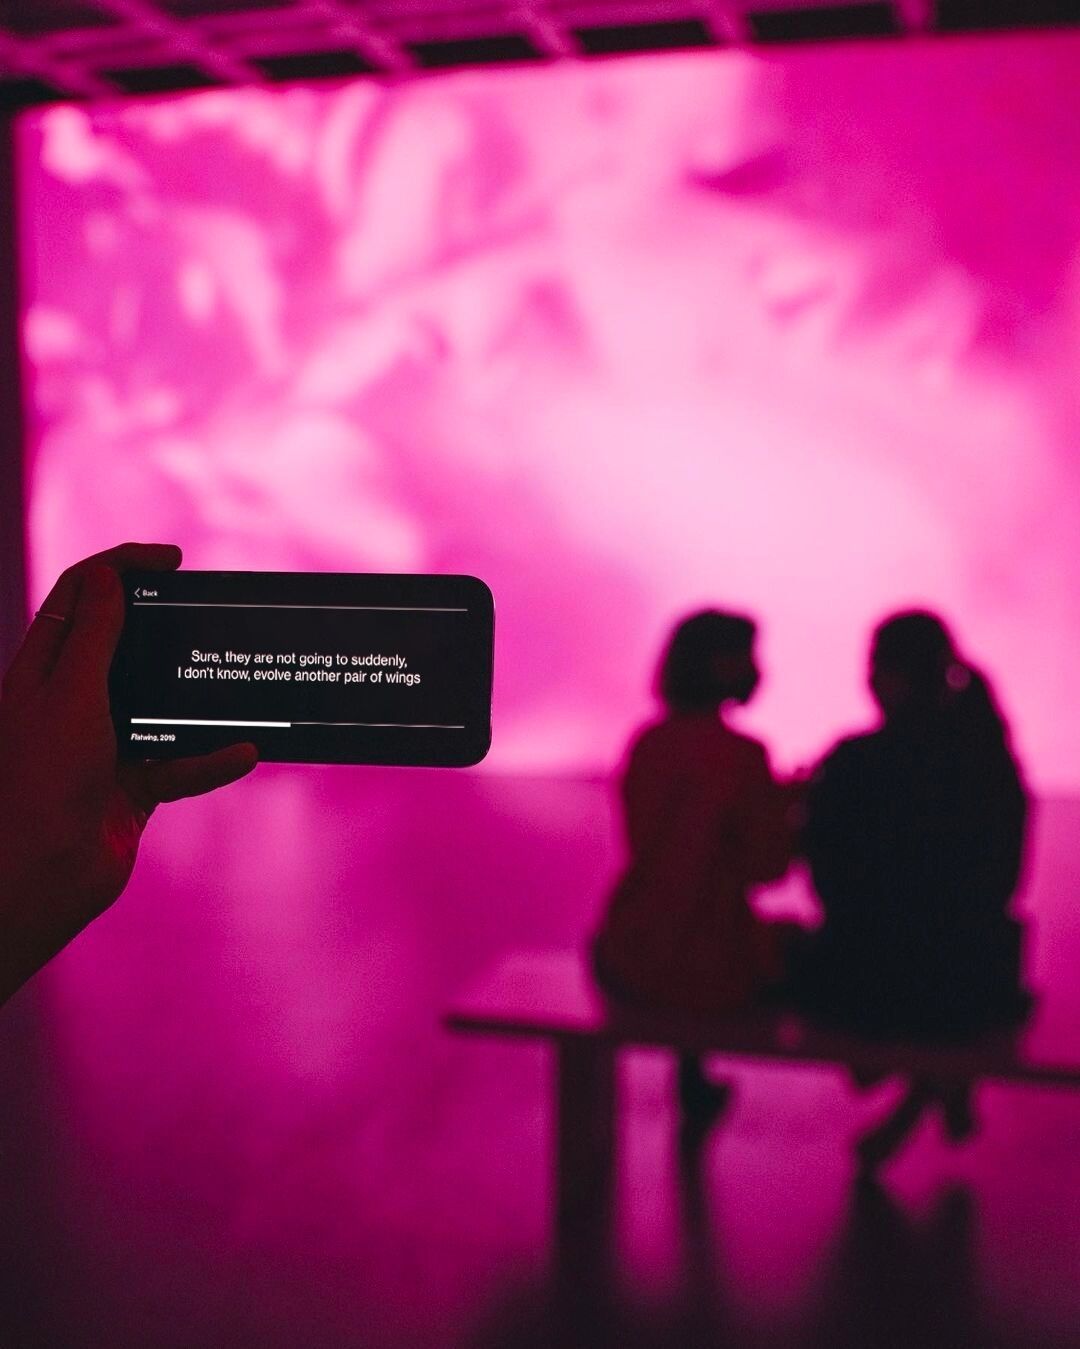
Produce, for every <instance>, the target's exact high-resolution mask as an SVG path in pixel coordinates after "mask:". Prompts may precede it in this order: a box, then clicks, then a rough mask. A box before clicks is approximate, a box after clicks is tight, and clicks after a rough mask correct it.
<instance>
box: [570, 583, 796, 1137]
mask: <svg viewBox="0 0 1080 1349" xmlns="http://www.w3.org/2000/svg"><path fill="white" fill-rule="evenodd" d="M755 634H756V627H755V624H754V622H753V621H752V620H751V619H749V618H747V617H745V616H744V615H741V614H733V613H724V612H720V611H718V610H712V609H710V610H705V611H703V612H700V613H696V614H693V615H691V616H690V617H688V618H686V619H685V620H683V621H682V622H681V623H680V624H679V625H678V626H677V627H676V628H675V631H674V633H673V634H672V636H671V638H670V640H669V642H668V645H667V649H666V651H665V654H664V657H663V659H662V661H661V665H660V669H659V675H658V680H657V685H658V689H657V691H658V694H659V698H660V702H661V704H662V708H663V713H662V715H661V717H660V718H659V720H657V721H655V722H654V723H652V724H651V725H649V726H647V727H645V729H644V730H643V731H641V732H640V733H639V734H638V735H637V736H636V737H635V739H634V741H633V742H632V744H631V747H630V751H629V754H628V756H627V760H626V765H625V769H624V772H623V776H622V784H621V796H622V806H623V814H624V819H625V824H626V837H627V844H628V849H629V862H628V865H627V867H626V869H625V871H624V873H623V875H622V876H621V877H620V879H619V881H618V883H617V884H616V886H615V889H614V892H613V893H612V895H611V897H610V899H609V902H608V905H607V909H606V912H605V914H604V916H603V920H602V923H601V926H600V929H599V932H598V933H597V935H596V937H595V938H594V941H593V962H594V968H595V970H596V974H597V977H598V979H599V982H600V984H601V986H602V987H603V988H605V989H606V990H607V991H608V992H609V993H611V994H613V995H615V996H617V997H619V998H621V999H623V1000H628V1001H632V1002H637V1003H640V1004H645V1005H648V1006H650V1007H667V1008H675V1009H679V1010H683V1011H688V1012H694V1013H702V1014H712V1013H722V1012H732V1011H737V1010H739V1009H741V1008H744V1007H746V1006H747V1005H749V1004H752V1003H753V1002H755V1001H756V1000H757V999H758V998H760V997H761V996H762V994H763V993H764V992H765V991H766V990H767V989H769V988H770V987H772V986H774V985H775V984H776V983H778V981H779V980H780V977H781V975H782V961H781V953H780V949H779V941H778V939H777V934H776V932H775V930H774V929H773V928H772V927H771V926H770V925H769V924H768V923H764V922H762V921H761V920H759V919H758V918H757V917H756V916H755V915H754V913H753V911H752V909H751V907H750V904H749V902H748V896H749V892H750V891H751V889H752V888H753V887H754V886H755V885H758V884H761V883H763V882H767V881H771V880H775V879H777V878H779V877H780V876H782V875H783V874H784V872H785V871H786V870H787V867H788V864H789V862H790V860H791V850H792V841H793V837H792V831H791V829H790V828H789V826H788V822H787V810H788V806H789V803H790V799H791V797H790V792H789V791H788V789H786V788H784V787H782V786H781V785H780V784H779V783H778V782H777V781H776V780H775V779H774V777H773V775H772V772H771V769H770V767H769V759H768V754H767V753H766V750H765V747H764V745H762V744H761V743H760V742H759V741H757V740H753V739H751V738H750V737H748V736H745V735H741V734H739V733H738V732H737V731H735V730H733V729H732V728H731V727H730V726H729V725H728V724H727V722H726V721H725V717H724V712H725V709H726V708H728V707H730V706H732V705H737V704H742V703H746V702H748V701H749V700H750V698H751V697H752V696H753V694H754V691H755V689H756V688H757V686H758V683H759V680H760V674H759V671H758V668H757V664H756V662H755V659H754V638H755ZM679 1089H680V1097H681V1101H682V1105H683V1108H684V1110H685V1111H687V1112H688V1113H707V1112H708V1111H709V1110H712V1109H715V1108H716V1107H718V1106H719V1105H720V1104H722V1102H723V1098H724V1096H725V1095H726V1091H725V1089H723V1088H717V1087H714V1086H713V1085H712V1084H711V1083H710V1082H709V1081H708V1080H707V1079H706V1077H705V1076H704V1073H703V1072H702V1069H701V1065H700V1062H699V1060H698V1059H697V1057H696V1056H685V1057H684V1058H683V1059H682V1060H681V1064H680V1072H679Z"/></svg>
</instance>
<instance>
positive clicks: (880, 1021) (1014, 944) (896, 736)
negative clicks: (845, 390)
mask: <svg viewBox="0 0 1080 1349" xmlns="http://www.w3.org/2000/svg"><path fill="white" fill-rule="evenodd" d="M870 687H871V689H872V691H873V694H874V697H875V699H876V700H877V703H878V705H879V707H880V708H881V712H882V724H881V726H880V728H879V729H878V730H876V731H872V732H870V733H869V734H866V735H859V736H853V737H852V738H850V739H847V740H843V741H841V742H840V744H838V745H837V746H836V748H835V749H834V750H833V751H832V752H831V753H830V754H829V756H828V757H827V758H826V759H825V761H824V763H823V764H822V765H821V767H820V769H819V770H818V772H817V774H816V776H815V778H814V781H813V783H812V784H811V788H810V791H809V794H808V798H807V805H806V810H807V820H806V827H805V833H804V840H803V847H804V850H805V854H806V857H807V860H808V861H809V864H810V870H811V873H812V876H813V881H814V886H815V888H816V890H817V893H818V895H819V897H820V899H821V903H822V907H823V909H824V914H825V922H824V926H823V927H822V929H821V931H820V933H819V934H818V935H817V936H816V937H815V938H814V940H813V942H812V943H811V945H810V950H809V957H808V960H807V962H806V965H805V968H804V969H803V970H802V971H801V976H800V977H798V978H797V981H796V982H797V984H798V985H799V987H800V988H801V995H800V996H801V1001H802V1002H803V1004H804V1005H805V1006H806V1007H807V1009H808V1010H810V1011H811V1012H813V1013H815V1014H816V1015H817V1016H819V1017H821V1018H824V1019H827V1020H830V1021H834V1022H840V1023H842V1024H844V1025H847V1026H850V1027H852V1028H854V1029H857V1030H858V1031H860V1032H862V1033H864V1034H869V1035H873V1036H877V1037H883V1038H891V1039H913V1038H926V1039H954V1038H965V1037H971V1036H973V1035H976V1034H978V1033H980V1032H982V1031H985V1030H988V1029H990V1028H991V1027H995V1026H1004V1025H1008V1024H1010V1023H1015V1022H1017V1021H1019V1020H1021V1019H1022V1017H1023V1015H1024V1013H1025V1011H1026V1009H1027V1006H1028V999H1027V998H1026V996H1025V994H1024V993H1023V992H1022V989H1021V983H1020V945H1021V940H1020V939H1021V928H1020V924H1019V923H1018V922H1017V921H1016V920H1014V919H1013V918H1012V917H1011V916H1010V914H1009V904H1010V901H1011V899H1012V896H1013V893H1014V891H1015V889H1016V886H1017V882H1018V880H1019V876H1020V867H1021V858H1022V852H1023V842H1024V826H1025V820H1026V816H1027V799H1026V795H1025V792H1024V788H1023V785H1022V783H1021V779H1020V774H1019V771H1018V769H1017V765H1016V762H1015V760H1014V758H1013V755H1012V752H1011V750H1010V747H1009V738H1008V730H1007V727H1006V725H1005V723H1004V721H1003V719H1002V717H1001V714H1000V713H999V711H998V709H997V707H996V705H995V703H994V699H993V695H992V694H991V691H990V688H989V686H988V684H987V681H986V679H985V678H984V677H983V676H982V675H981V674H980V673H979V672H978V671H976V670H975V669H973V668H972V667H971V666H970V665H969V664H967V663H966V662H965V661H962V660H961V659H960V658H959V657H958V656H957V654H956V652H955V649H954V647H953V643H952V639H951V637H950V635H949V633H948V630H947V629H946V628H945V625H944V624H943V623H942V622H941V620H940V619H939V618H937V617H936V616H935V615H933V614H929V613H924V612H921V611H912V612H908V613H901V614H897V615H895V616H894V617H892V618H890V619H888V620H886V621H885V622H883V623H882V624H881V625H880V626H879V627H878V629H877V630H876V632H875V633H874V638H873V646H872V649H871V655H870ZM935 1102H936V1103H939V1104H941V1105H943V1106H944V1107H945V1114H946V1124H947V1126H948V1128H949V1131H950V1134H951V1135H952V1136H953V1137H954V1138H955V1139H960V1138H962V1137H964V1136H966V1135H967V1134H968V1133H970V1131H971V1129H972V1128H973V1121H972V1120H971V1117H970V1107H969V1102H968V1093H967V1091H966V1090H965V1089H963V1088H961V1089H959V1090H957V1091H951V1092H947V1091H939V1090H938V1089H937V1087H936V1086H935V1084H933V1083H927V1082H916V1083H914V1084H913V1086H912V1091H911V1095H910V1096H909V1097H908V1099H907V1100H906V1101H905V1102H904V1103H903V1104H902V1106H901V1107H900V1109H899V1110H898V1111H897V1114H896V1116H895V1117H894V1119H893V1120H892V1121H889V1122H887V1127H886V1126H883V1127H882V1130H880V1131H878V1133H879V1134H880V1137H878V1138H877V1141H876V1143H875V1142H874V1141H873V1139H872V1138H870V1137H869V1136H868V1138H867V1140H864V1143H865V1146H864V1148H863V1151H864V1154H865V1155H864V1160H865V1161H873V1160H874V1159H875V1153H876V1152H880V1153H881V1155H882V1156H884V1155H887V1154H888V1152H889V1151H891V1150H893V1148H894V1147H895V1146H898V1145H899V1142H900V1141H902V1138H903V1136H904V1135H905V1134H906V1132H908V1131H909V1130H910V1128H912V1127H913V1126H914V1124H915V1123H916V1122H917V1120H918V1118H919V1116H920V1115H921V1113H922V1111H923V1109H925V1107H926V1106H927V1105H930V1104H933V1103H935Z"/></svg>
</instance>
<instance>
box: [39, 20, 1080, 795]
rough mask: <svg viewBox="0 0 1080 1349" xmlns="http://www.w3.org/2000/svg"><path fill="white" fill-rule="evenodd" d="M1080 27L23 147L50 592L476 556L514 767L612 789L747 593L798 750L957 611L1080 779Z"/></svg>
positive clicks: (557, 75)
mask: <svg viewBox="0 0 1080 1349" xmlns="http://www.w3.org/2000/svg"><path fill="white" fill-rule="evenodd" d="M1078 62H1080V41H1077V39H1076V37H1075V35H1073V36H1070V35H1058V36H1041V37H1026V38H1002V39H993V40H988V41H962V40H958V41H955V42H948V43H944V42H943V43H939V44H932V45H928V44H910V45H909V44H895V45H894V44H869V45H866V46H855V45H849V46H846V47H844V48H813V49H809V48H808V49H800V50H797V51H787V52H782V51H779V50H777V51H776V52H775V53H774V52H770V53H769V56H768V58H767V59H763V58H762V57H761V56H753V57H752V56H750V55H747V54H745V53H739V52H723V51H719V52H708V53H695V54H685V55H665V56H650V57H643V58H640V59H633V60H627V61H623V62H619V63H614V64H611V63H582V64H561V65H557V66H551V67H534V68H519V69H507V70H505V71H487V72H473V73H463V74H459V75H453V76H443V77H439V78H437V79H424V80H421V81H416V82H414V83H411V84H408V83H406V84H400V85H396V86H393V87H386V88H384V87H381V86H378V85H374V84H365V83H356V84H352V85H345V86H342V87H340V88H336V89H333V90H327V89H314V88H303V87H297V88H292V89H289V90H286V91H280V92H267V91H265V90H256V89H251V90H241V91H236V90H220V91H214V92H209V93H205V94H199V95H192V96H188V97H184V98H179V99H174V100H163V101H157V102H141V103H130V104H119V105H116V104H113V105H108V106H104V105H103V106H100V107H97V108H93V109H90V110H86V109H81V108H72V107H61V108H56V109H52V110H49V111H46V112H43V113H38V114H35V115H33V116H32V117H31V118H30V119H28V120H27V121H26V122H25V123H24V124H23V128H22V138H21V139H22V165H23V168H22V188H23V190H24V193H25V196H24V202H25V207H24V218H25V219H24V223H25V229H24V239H25V249H26V255H25V275H24V293H25V296H26V306H27V307H26V316H25V342H26V349H27V354H28V360H29V366H30V373H31V379H30V390H29V394H30V403H31V409H30V410H31V422H32V432H33V443H32V447H31V473H30V485H31V518H30V532H31V542H32V562H33V587H34V592H35V597H38V596H40V595H41V594H42V592H43V591H44V589H45V588H46V586H47V584H48V582H49V581H50V580H51V579H52V578H53V576H54V575H55V573H56V572H57V570H58V569H59V568H60V567H62V566H63V565H65V564H66V563H68V562H69V561H70V560H72V559H73V558H75V557H78V556H80V555H82V554H84V553H87V552H89V551H91V550H93V549H95V548H98V547H101V546H103V545H106V544H110V543H113V542H115V541H117V540H119V539H123V538H127V537H129V536H135V537H141V538H161V539H167V540H175V541H177V542H179V543H181V544H183V545H184V547H185V550H186V556H187V561H188V563H189V565H192V566H203V567H244V568H260V567H267V568H297V569H318V568H324V569H334V570H338V569H342V570H344V569H374V570H413V569H416V570H434V571H463V572H471V573H475V574H477V575H480V576H482V577H483V578H484V579H485V580H487V581H488V582H489V583H490V584H491V586H492V589H493V591H494V593H495V596H496V602H497V606H498V638H497V640H498V649H497V668H496V709H495V715H496V720H495V740H494V747H493V751H492V754H491V757H490V760H489V764H490V765H491V766H494V767H496V768H503V769H511V768H512V769H523V770H536V771H541V770H542V771H549V770H550V771H582V770H589V771H591V770H594V769H596V768H605V767H607V766H609V765H610V764H611V763H612V762H613V761H614V760H615V759H616V758H617V756H618V754H619V751H620V749H621V746H622V744H623V742H624V740H625V738H626V736H627V734H628V732H629V730H630V729H631V727H632V726H633V725H634V723H635V722H636V721H637V720H638V719H640V718H641V717H642V716H643V715H645V714H646V713H647V712H648V710H649V706H650V702H649V693H648V686H649V681H650V678H651V673H652V667H653V663H654V660H655V655H656V651H657V649H658V646H659V644H660V642H661V640H662V639H663V637H664V635H665V632H666V630H667V628H668V626H669V625H670V623H671V622H672V621H673V620H674V619H675V618H676V617H677V616H678V615H679V614H681V613H682V612H684V611H685V610H686V609H688V608H690V607H693V606H696V605H700V604H702V603H710V602H711V603H721V604H723V603H732V604H736V605H738V606H739V607H740V608H746V609H750V610H752V611H754V612H755V613H757V614H758V615H759V617H760V618H761V620H762V623H763V628H764V652H763V655H764V659H765V663H766V669H767V679H766V683H765V685H764V687H763V690H762V694H761V696H760V700H759V703H758V704H756V705H755V707H754V708H753V709H752V712H751V715H750V718H749V719H750V721H751V722H752V724H754V725H755V726H757V727H759V728H760V729H762V730H763V731H764V732H765V733H767V734H768V736H769V737H770V739H771V741H772V743H773V744H774V745H775V746H776V749H777V755H778V758H779V759H780V760H781V762H783V763H787V764H794V763H797V762H805V761H807V760H809V759H811V758H813V757H814V756H815V755H816V754H817V753H818V752H819V750H820V749H821V748H822V747H823V745H824V744H826V743H827V742H828V741H829V740H830V739H831V738H832V737H833V736H835V735H836V734H837V733H839V732H841V731H843V730H845V729H848V728H850V727H852V726H854V725H857V724H859V723H861V722H863V721H865V718H866V716H867V703H866V699H865V695H864V692H863V689H862V680H863V666H864V661H865V650H864V648H865V640H866V633H867V630H868V627H869V625H870V624H871V622H872V621H873V620H875V619H876V618H878V617H879V616H880V615H881V614H882V612H883V611H885V610H887V609H889V608H892V607H894V606H896V605H898V604H904V603H909V602H921V603H924V604H930V605H933V606H938V607H940V608H941V609H942V610H943V611H944V613H945V614H946V616H947V617H948V618H949V619H950V620H951V621H952V622H953V624H954V626H955V628H956V630H957V633H958V634H959V636H960V638H961V641H962V642H963V643H964V645H965V646H966V647H967V648H968V649H969V650H970V652H971V654H972V655H973V656H974V657H975V658H977V659H978V660H980V661H981V662H983V663H984V664H985V665H986V666H987V667H988V668H989V669H990V671H991V672H992V673H993V674H994V675H995V676H996V677H997V680H998V683H999V685H1000V689H1001V694H1002V700H1003V702H1004V704H1005V706H1006V707H1007V709H1009V711H1010V712H1011V713H1012V714H1013V718H1014V721H1015V724H1016V729H1017V732H1018V738H1019V741H1020V745H1021V747H1022V749H1023V751H1024V752H1025V753H1026V754H1027V756H1028V758H1029V761H1030V764H1031V766H1032V768H1033V770H1034V775H1035V777H1036V779H1037V780H1039V781H1041V782H1042V783H1043V784H1050V785H1072V786H1075V785H1077V784H1078V783H1080V769H1078V768H1077V765H1078V764H1080V719H1078V718H1077V716H1076V715H1075V712H1074V711H1073V710H1072V706H1071V702H1070V699H1071V689H1072V683H1073V680H1072V677H1071V671H1072V669H1073V668H1074V666H1075V664H1076V658H1077V654H1078V652H1077V647H1078V644H1080V637H1078V628H1077V603H1076V598H1075V597H1076V595H1077V594H1078V593H1080V558H1078V551H1077V544H1076V542H1075V541H1076V539H1077V538H1078V537H1080V504H1078V503H1080V492H1078V488H1080V460H1077V457H1076V454H1075V448H1076V445H1077V438H1078V432H1080V400H1078V396H1077V393H1076V390H1077V388H1078V387H1080V382H1078V380H1077V375H1078V373H1080V337H1078V334H1080V182H1078V171H1077V165H1078V164H1080V85H1078V82H1077V81H1076V79H1075V72H1076V69H1077V68H1078Z"/></svg>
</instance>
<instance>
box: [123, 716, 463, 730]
mask: <svg viewBox="0 0 1080 1349" xmlns="http://www.w3.org/2000/svg"><path fill="white" fill-rule="evenodd" d="M129 720H130V722H131V724H132V726H257V727H271V728H273V729H275V730H281V731H288V730H291V729H292V727H294V726H365V727H371V728H374V729H381V730H399V731H463V730H464V729H465V727H464V726H462V725H448V724H447V723H445V722H439V721H210V720H204V719H202V718H199V719H196V718H191V717H130V718H129Z"/></svg>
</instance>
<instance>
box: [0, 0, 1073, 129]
mask: <svg viewBox="0 0 1080 1349" xmlns="http://www.w3.org/2000/svg"><path fill="white" fill-rule="evenodd" d="M1078 25H1080V0H0V111H2V110H11V109H17V108H20V107H28V106H33V105H35V104H41V103H47V102H52V101H55V100H60V99H86V98H100V97H108V96H111V95H116V94H131V93H161V92H166V91H173V90H178V89H194V88H205V87H207V86H215V85H240V84H271V83H280V82H282V81H287V80H309V79H318V78H325V77H338V78H341V77H348V76H353V75H375V76H381V77H384V78H390V79H393V78H400V77H402V76H407V75H412V74H415V73H418V72H420V71H423V70H430V69H446V68H448V67H452V66H465V65H490V64H498V63H506V62H547V61H556V60H567V59H578V58H592V57H601V56H609V55H618V54H622V53H630V52H643V51H663V50H677V49H693V48H707V47H726V46H743V45H746V46H754V45H756V44H762V45H767V44H776V43H795V42H813V41H843V40H847V39H853V38H875V39H876V38H890V37H895V38H901V39H902V38H904V37H910V36H913V35H922V34H925V33H932V32H943V33H955V32H985V31H996V30H1003V29H1023V28H1048V27H1059V26H1060V27H1070V26H1078Z"/></svg>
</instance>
